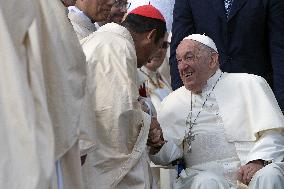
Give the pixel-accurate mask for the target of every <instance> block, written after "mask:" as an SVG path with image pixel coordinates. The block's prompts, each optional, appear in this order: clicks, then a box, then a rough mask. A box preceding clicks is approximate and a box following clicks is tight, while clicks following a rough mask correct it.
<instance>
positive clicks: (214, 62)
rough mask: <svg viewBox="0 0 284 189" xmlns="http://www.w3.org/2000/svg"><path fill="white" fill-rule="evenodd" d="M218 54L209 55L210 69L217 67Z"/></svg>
mask: <svg viewBox="0 0 284 189" xmlns="http://www.w3.org/2000/svg"><path fill="white" fill-rule="evenodd" d="M218 59H219V54H218V53H215V52H214V53H211V60H210V63H209V67H210V68H215V67H216V66H217V65H218Z"/></svg>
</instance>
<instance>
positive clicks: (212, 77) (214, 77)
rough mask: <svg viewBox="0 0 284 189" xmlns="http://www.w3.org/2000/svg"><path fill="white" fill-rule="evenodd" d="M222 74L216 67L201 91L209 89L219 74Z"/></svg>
mask: <svg viewBox="0 0 284 189" xmlns="http://www.w3.org/2000/svg"><path fill="white" fill-rule="evenodd" d="M221 74H222V71H221V70H220V69H218V70H217V71H216V72H215V73H214V74H213V75H212V76H211V77H210V78H209V79H208V80H207V83H206V85H205V86H204V87H203V89H202V93H203V92H206V91H208V90H211V88H212V87H213V85H215V84H216V82H217V80H218V79H219V77H220V75H221Z"/></svg>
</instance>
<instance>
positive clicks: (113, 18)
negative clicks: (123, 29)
mask: <svg viewBox="0 0 284 189" xmlns="http://www.w3.org/2000/svg"><path fill="white" fill-rule="evenodd" d="M127 8H128V3H127V0H117V1H116V2H115V3H114V5H113V6H112V8H111V11H110V14H109V16H108V19H107V21H108V22H115V23H118V24H120V23H121V22H122V19H123V17H124V15H125V13H126V12H127Z"/></svg>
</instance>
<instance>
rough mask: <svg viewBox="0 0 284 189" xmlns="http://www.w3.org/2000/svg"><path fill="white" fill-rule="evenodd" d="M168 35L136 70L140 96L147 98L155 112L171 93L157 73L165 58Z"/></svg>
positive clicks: (163, 77)
mask: <svg viewBox="0 0 284 189" xmlns="http://www.w3.org/2000/svg"><path fill="white" fill-rule="evenodd" d="M167 39H168V35H166V36H165V38H164V41H163V44H162V46H161V47H160V48H159V49H158V50H157V51H156V52H155V53H154V54H153V55H152V56H151V57H150V59H149V60H148V62H147V64H146V65H144V66H142V67H141V68H139V69H138V76H139V82H140V96H142V97H149V98H150V99H151V101H152V103H153V105H154V107H155V109H156V110H158V109H159V106H160V104H161V102H162V100H163V99H164V98H165V97H166V96H168V94H170V92H171V91H172V89H171V86H170V83H168V81H167V80H166V79H165V78H168V76H163V75H162V74H161V73H160V72H159V70H158V69H159V68H160V66H161V65H162V64H163V63H164V60H165V58H166V53H167V48H168V47H169V42H168V41H167Z"/></svg>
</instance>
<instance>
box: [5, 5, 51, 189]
mask: <svg viewBox="0 0 284 189" xmlns="http://www.w3.org/2000/svg"><path fill="white" fill-rule="evenodd" d="M17 7H20V8H18V9H17ZM15 8H16V10H17V11H15ZM36 11H37V9H36V7H34V3H33V1H30V0H25V1H17V0H10V1H0V59H1V63H0V153H1V158H0V170H1V171H0V188H1V189H19V188H21V189H47V187H48V185H49V182H50V177H51V174H52V169H53V166H54V136H53V130H52V123H51V119H50V116H49V112H48V104H47V101H46V90H45V83H44V75H43V71H42V69H43V68H42V60H41V59H40V58H41V57H40V53H41V51H40V50H39V49H38V42H39V41H38V38H37V37H36V36H37V35H38V33H39V31H38V28H37V27H36V20H37V15H36Z"/></svg>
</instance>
